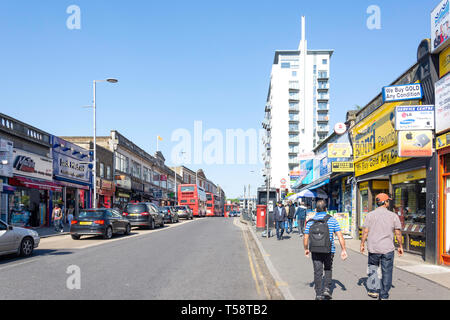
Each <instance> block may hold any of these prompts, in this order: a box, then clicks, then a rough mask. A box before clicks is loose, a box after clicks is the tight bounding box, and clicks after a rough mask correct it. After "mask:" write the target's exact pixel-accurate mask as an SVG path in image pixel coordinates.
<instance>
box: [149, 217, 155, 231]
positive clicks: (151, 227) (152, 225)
mask: <svg viewBox="0 0 450 320" xmlns="http://www.w3.org/2000/svg"><path fill="white" fill-rule="evenodd" d="M153 229H155V220H153V219H152V221H151V222H150V230H153Z"/></svg>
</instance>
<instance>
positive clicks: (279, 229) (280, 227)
mask: <svg viewBox="0 0 450 320" xmlns="http://www.w3.org/2000/svg"><path fill="white" fill-rule="evenodd" d="M284 224H285V222H284V221H275V228H276V229H277V238H278V239H281V237H283V233H284Z"/></svg>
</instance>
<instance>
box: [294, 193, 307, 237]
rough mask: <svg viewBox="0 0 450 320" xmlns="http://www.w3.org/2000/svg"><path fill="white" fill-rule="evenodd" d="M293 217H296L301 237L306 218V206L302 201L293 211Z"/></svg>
mask: <svg viewBox="0 0 450 320" xmlns="http://www.w3.org/2000/svg"><path fill="white" fill-rule="evenodd" d="M295 218H296V219H297V227H298V234H299V235H300V236H301V237H303V232H304V230H305V220H306V206H305V204H304V203H303V202H301V203H300V205H299V206H298V207H297V210H296V211H295Z"/></svg>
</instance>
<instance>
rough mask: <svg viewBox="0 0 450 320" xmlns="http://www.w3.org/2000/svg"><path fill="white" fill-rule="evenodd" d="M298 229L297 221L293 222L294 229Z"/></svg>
mask: <svg viewBox="0 0 450 320" xmlns="http://www.w3.org/2000/svg"><path fill="white" fill-rule="evenodd" d="M297 227H298V222H297V219H296V220H294V228H297Z"/></svg>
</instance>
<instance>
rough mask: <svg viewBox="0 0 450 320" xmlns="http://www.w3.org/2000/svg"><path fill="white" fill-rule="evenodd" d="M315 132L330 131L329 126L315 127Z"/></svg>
mask: <svg viewBox="0 0 450 320" xmlns="http://www.w3.org/2000/svg"><path fill="white" fill-rule="evenodd" d="M317 132H326V133H328V132H330V126H318V127H317Z"/></svg>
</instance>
